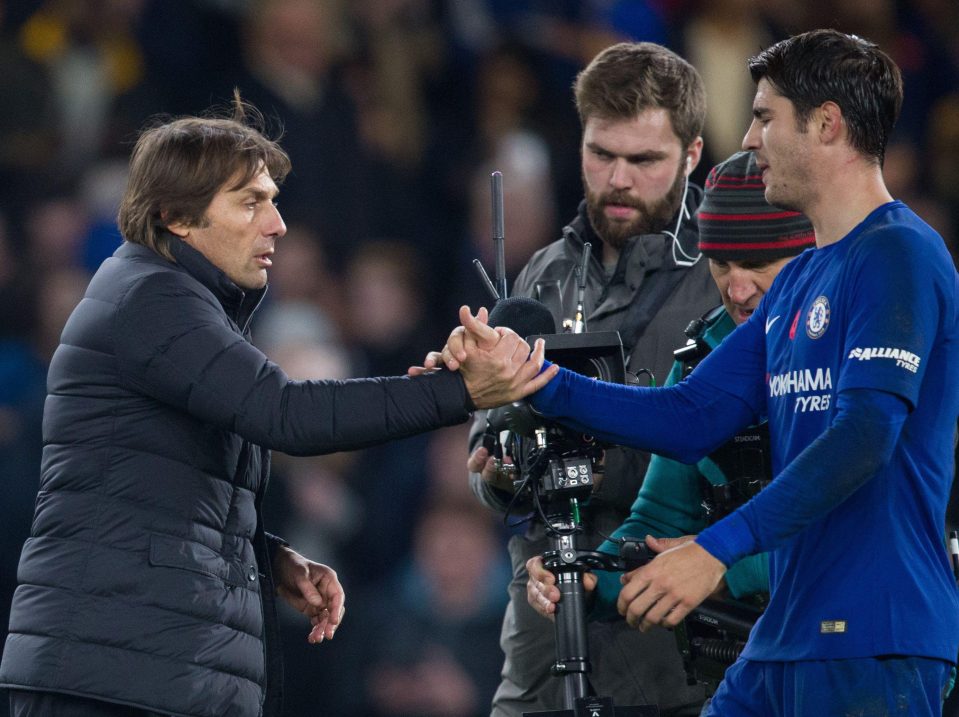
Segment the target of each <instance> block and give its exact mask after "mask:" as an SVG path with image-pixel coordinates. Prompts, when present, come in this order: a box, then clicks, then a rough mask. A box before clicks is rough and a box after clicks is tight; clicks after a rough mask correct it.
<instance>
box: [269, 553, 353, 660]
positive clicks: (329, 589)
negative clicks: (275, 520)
mask: <svg viewBox="0 0 959 717" xmlns="http://www.w3.org/2000/svg"><path fill="white" fill-rule="evenodd" d="M273 574H274V576H275V577H276V585H277V587H276V592H277V594H278V595H279V596H280V597H282V598H283V599H284V600H286V601H287V602H288V603H289V604H290V605H292V606H293V607H294V608H295V609H296V610H298V611H299V612H302V613H303V614H304V615H306V616H307V617H309V618H310V623H311V624H312V625H313V629H312V630H310V634H309V636H308V637H307V640H308V641H309V642H312V643H314V644H318V643H320V642H323V640H324V639H332V638H333V633H334V632H336V628H337V627H339V624H340V621H341V620H342V619H343V613H344V612H345V611H346V607H345V601H346V596H345V594H344V592H343V586H342V585H340V581H339V580H338V579H337V577H336V572H335V571H334V570H333V569H332V568H329V567H327V566H326V565H321V564H320V563H314V562H313V561H312V560H308V559H307V558H304V557H303V556H302V555H300V554H299V553H298V552H296V551H295V550H293V549H291V548H289V547H287V546H280V547H279V548H278V549H277V551H276V557H275V558H274V559H273Z"/></svg>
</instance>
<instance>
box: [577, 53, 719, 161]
mask: <svg viewBox="0 0 959 717" xmlns="http://www.w3.org/2000/svg"><path fill="white" fill-rule="evenodd" d="M573 91H574V93H575V96H576V109H577V110H578V111H579V119H580V121H581V122H582V124H583V126H584V127H585V126H586V120H588V119H589V118H590V117H600V118H602V119H632V118H633V117H635V116H637V115H638V114H640V113H641V112H644V111H645V110H648V109H660V108H661V109H665V110H667V111H668V112H669V119H670V122H671V123H672V125H673V131H674V132H675V133H676V136H677V137H679V141H680V142H681V143H682V146H683V147H684V148H685V147H688V146H689V145H690V144H691V143H692V142H693V141H694V140H695V139H696V138H697V137H698V136H699V135H700V134H702V131H703V123H704V122H705V121H706V88H705V85H704V84H703V79H702V77H700V76H699V73H698V72H697V71H696V68H695V67H693V66H692V65H690V64H689V63H688V62H686V60H684V59H683V58H681V57H680V56H679V55H677V54H676V53H675V52H673V51H672V50H669V49H667V48H665V47H663V46H662V45H657V44H655V43H652V42H621V43H619V44H616V45H612V46H611V47H607V48H606V49H605V50H603V51H602V52H601V53H599V54H598V55H597V56H596V57H595V58H593V61H592V62H590V63H589V65H588V66H587V67H586V69H585V70H583V71H582V72H580V73H579V75H578V76H577V77H576V82H575V83H574V85H573Z"/></svg>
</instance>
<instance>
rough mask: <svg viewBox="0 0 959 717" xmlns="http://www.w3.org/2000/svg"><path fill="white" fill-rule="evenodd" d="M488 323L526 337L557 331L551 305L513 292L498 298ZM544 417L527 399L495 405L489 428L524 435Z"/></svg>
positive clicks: (489, 417)
mask: <svg viewBox="0 0 959 717" xmlns="http://www.w3.org/2000/svg"><path fill="white" fill-rule="evenodd" d="M489 325H490V326H493V327H496V326H505V327H507V328H510V329H512V330H513V331H515V332H516V333H517V334H519V335H520V336H522V337H523V338H524V339H525V338H527V337H528V336H538V335H541V334H544V335H545V334H555V333H556V320H555V319H554V318H553V315H552V314H551V313H550V312H549V309H547V308H546V306H545V305H544V304H542V303H540V302H539V301H536V299H530V298H528V297H526V296H511V297H509V298H508V299H500V300H499V301H497V302H496V305H495V306H494V307H493V310H492V311H491V312H490V314H489ZM541 424H542V421H541V420H540V419H539V417H538V416H537V415H535V414H534V412H533V409H532V408H530V407H529V406H528V405H527V404H526V403H525V402H516V403H511V404H508V405H506V406H500V407H499V408H494V409H492V410H490V411H489V413H488V414H487V431H488V432H490V433H491V434H492V435H493V436H495V435H496V434H497V433H499V431H504V430H508V431H512V432H513V433H516V434H518V435H521V436H532V435H534V432H535V430H536V429H537V428H538V427H539V426H540V425H541Z"/></svg>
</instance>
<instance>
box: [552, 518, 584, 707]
mask: <svg viewBox="0 0 959 717" xmlns="http://www.w3.org/2000/svg"><path fill="white" fill-rule="evenodd" d="M574 500H575V499H574ZM563 527H565V528H567V529H574V530H575V531H576V532H572V533H570V534H554V535H553V536H552V537H551V538H550V543H551V547H552V550H551V551H549V552H548V553H546V560H545V564H546V567H547V568H548V569H549V570H551V571H553V573H554V574H555V575H556V586H557V587H558V588H559V592H560V595H561V597H560V601H559V603H558V604H557V605H556V662H555V663H554V664H553V668H552V672H553V674H554V675H557V676H562V678H563V694H564V697H565V703H566V707H567V708H569V709H572V708H573V707H574V706H575V704H576V700H577V698H580V697H585V696H586V695H587V693H588V690H589V683H588V681H587V677H586V676H587V674H588V673H589V671H590V669H591V665H590V662H589V641H588V638H587V634H586V617H585V616H586V590H585V588H584V587H583V573H584V572H585V571H586V566H585V565H584V564H582V562H581V561H580V560H579V558H580V555H579V549H578V546H577V540H576V539H577V537H578V535H579V530H578V526H574V525H573V524H572V523H569V524H568V525H566V526H563Z"/></svg>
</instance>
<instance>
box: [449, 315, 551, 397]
mask: <svg viewBox="0 0 959 717" xmlns="http://www.w3.org/2000/svg"><path fill="white" fill-rule="evenodd" d="M486 320H487V315H486V309H482V308H481V309H480V310H479V311H478V312H477V315H476V316H473V315H472V314H471V313H470V310H469V307H468V306H463V307H461V308H460V321H461V322H462V326H460V327H458V328H457V329H455V330H454V331H453V333H451V334H450V337H449V340H448V341H447V342H446V346H445V347H443V351H442V360H443V363H444V364H445V365H446V367H447V368H449V369H456V368H458V369H459V371H460V373H462V374H463V379H464V381H465V382H466V389H467V391H469V394H470V397H471V398H472V399H473V403H474V404H475V405H476V407H477V408H494V407H496V406H502V405H504V404H506V403H511V402H513V401H518V400H520V399H521V398H525V397H526V396H528V395H530V394H531V393H535V392H536V391H538V390H539V389H541V388H542V387H543V386H545V385H546V384H547V383H549V381H550V379H552V378H553V376H555V375H556V373H557V372H558V371H559V367H557V366H551V367H550V368H549V369H548V370H547V371H542V373H541V372H540V371H541V369H542V367H543V354H544V352H545V350H546V345H545V343H544V342H543V341H542V339H539V340H537V342H536V348H535V349H534V350H533V352H532V354H530V352H529V344H527V343H526V342H525V341H524V340H523V339H522V338H521V337H519V336H518V335H517V334H516V333H515V332H513V331H511V330H510V329H507V328H503V327H499V328H495V329H494V328H491V327H490V326H488V325H487V324H486Z"/></svg>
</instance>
